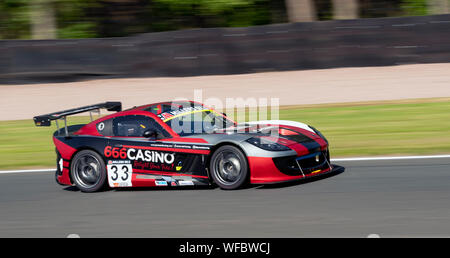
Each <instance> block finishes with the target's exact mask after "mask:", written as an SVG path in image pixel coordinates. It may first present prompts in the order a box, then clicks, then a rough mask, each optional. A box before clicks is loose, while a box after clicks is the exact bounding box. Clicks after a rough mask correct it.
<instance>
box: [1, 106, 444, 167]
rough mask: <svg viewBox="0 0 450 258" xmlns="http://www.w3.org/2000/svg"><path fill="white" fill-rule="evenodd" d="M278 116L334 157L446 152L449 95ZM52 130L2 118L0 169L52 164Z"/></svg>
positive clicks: (294, 109)
mask: <svg viewBox="0 0 450 258" xmlns="http://www.w3.org/2000/svg"><path fill="white" fill-rule="evenodd" d="M369 104H370V103H369ZM280 119H283V120H293V121H301V122H304V123H307V124H310V125H313V126H314V127H316V128H317V129H319V130H320V131H322V133H323V134H324V135H325V136H326V137H327V138H328V140H329V142H330V145H331V154H332V156H333V157H344V156H368V155H414V154H418V155H420V154H442V153H450V101H448V100H446V101H438V102H436V101H432V100H430V101H429V102H427V101H417V102H414V101H410V102H408V103H401V104H393V103H391V102H389V103H376V104H370V105H361V104H358V105H350V104H349V105H342V104H340V105H335V106H333V105H324V106H309V107H300V106H297V107H283V108H282V109H281V110H280ZM83 121H88V118H86V117H71V118H70V124H75V123H81V122H83ZM55 130H56V127H55V126H54V125H53V126H52V127H50V128H49V127H35V126H34V124H33V121H32V120H31V119H30V120H20V121H1V122H0V169H19V168H39V167H53V166H54V165H55V151H54V146H53V143H52V139H51V136H52V133H53V131H55Z"/></svg>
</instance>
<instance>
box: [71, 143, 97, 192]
mask: <svg viewBox="0 0 450 258" xmlns="http://www.w3.org/2000/svg"><path fill="white" fill-rule="evenodd" d="M70 173H71V176H72V180H73V182H74V183H75V185H76V186H77V187H78V188H79V189H80V190H81V191H82V192H87V193H91V192H97V191H100V190H102V189H103V187H104V185H105V182H106V167H105V163H104V162H103V159H102V157H101V156H100V155H99V154H98V153H96V152H94V151H91V150H83V151H80V152H78V153H77V154H76V155H75V157H74V158H73V160H72V166H71V169H70Z"/></svg>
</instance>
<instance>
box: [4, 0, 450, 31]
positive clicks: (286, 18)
mask: <svg viewBox="0 0 450 258" xmlns="http://www.w3.org/2000/svg"><path fill="white" fill-rule="evenodd" d="M449 8H450V4H449V1H448V0H390V1H385V0H183V1H181V0H1V1H0V39H71V38H102V37H123V36H130V35H133V34H137V33H147V32H159V31H168V30H181V29H190V28H212V27H244V26H253V25H265V24H274V23H286V22H311V21H323V20H335V19H357V18H380V17H399V16H414V15H433V14H445V13H449V12H450V10H449Z"/></svg>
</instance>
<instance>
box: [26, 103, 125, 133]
mask: <svg viewBox="0 0 450 258" xmlns="http://www.w3.org/2000/svg"><path fill="white" fill-rule="evenodd" d="M100 109H106V110H108V111H117V112H120V111H122V103H121V102H104V103H99V104H95V105H90V106H84V107H79V108H73V109H68V110H63V111H59V112H54V113H50V114H46V115H40V116H35V117H33V120H34V124H35V125H36V126H50V125H51V121H53V120H56V126H57V127H58V129H59V126H58V120H59V119H63V120H64V127H65V128H67V121H66V117H67V116H70V115H75V114H79V113H84V112H91V113H90V116H91V120H92V111H94V112H96V113H99V114H100ZM67 134H68V132H67V130H66V135H67Z"/></svg>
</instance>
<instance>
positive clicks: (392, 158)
mask: <svg viewBox="0 0 450 258" xmlns="http://www.w3.org/2000/svg"><path fill="white" fill-rule="evenodd" d="M442 158H450V155H431V156H397V157H360V158H358V157H356V158H337V159H331V161H333V162H334V161H371V160H405V159H442ZM55 171H56V169H51V168H47V169H29V170H3V171H1V170H0V174H13V173H36V172H48V173H49V172H55Z"/></svg>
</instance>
